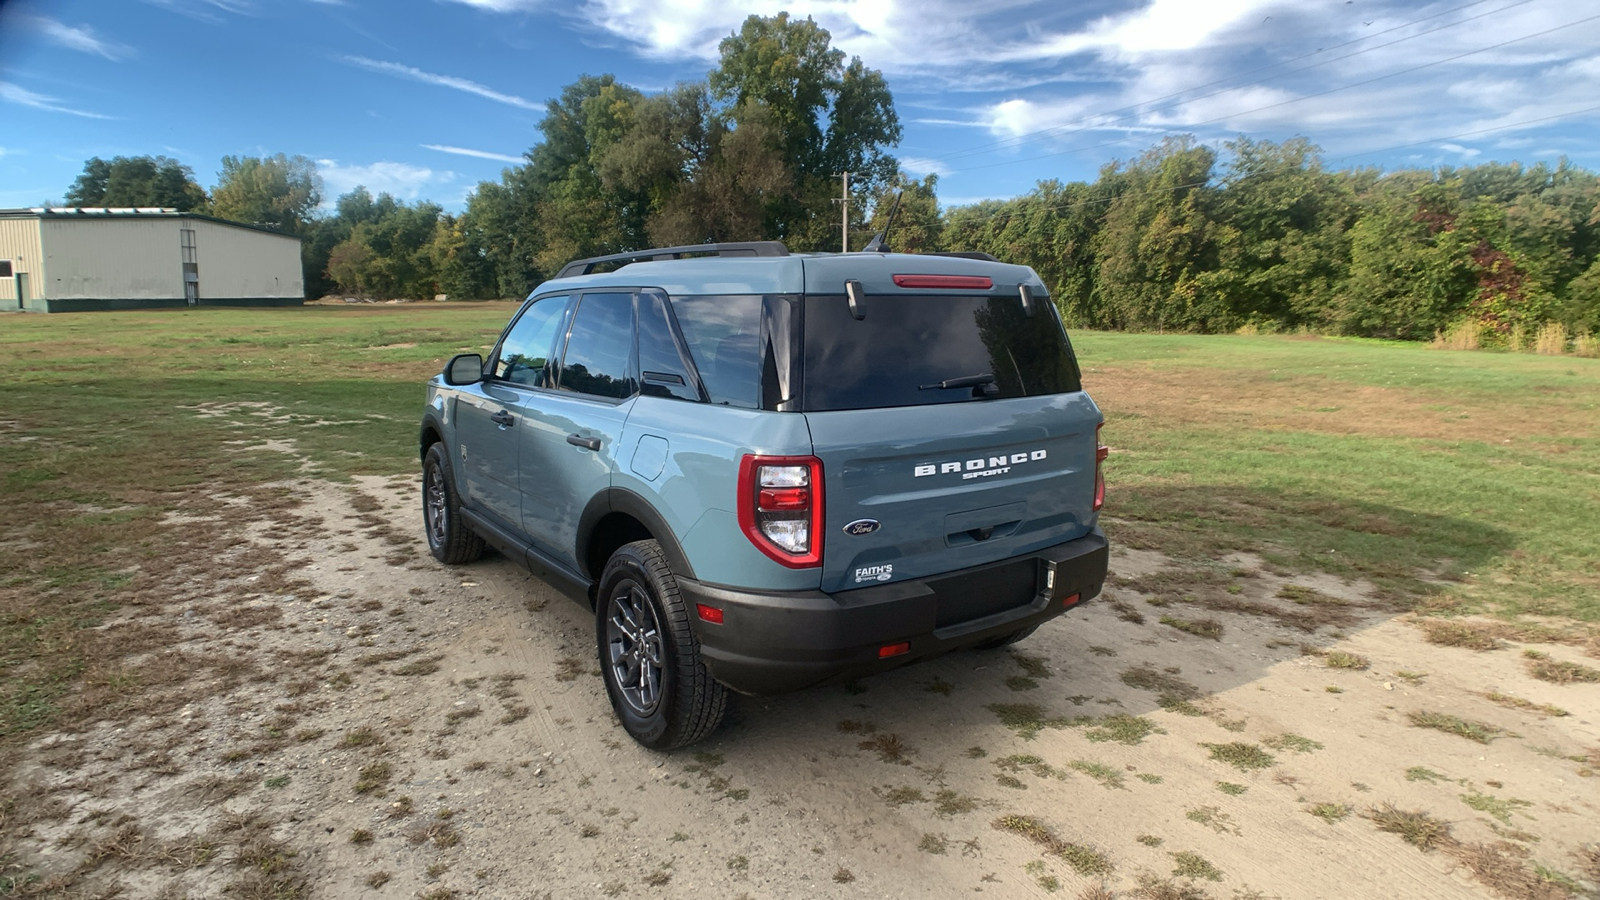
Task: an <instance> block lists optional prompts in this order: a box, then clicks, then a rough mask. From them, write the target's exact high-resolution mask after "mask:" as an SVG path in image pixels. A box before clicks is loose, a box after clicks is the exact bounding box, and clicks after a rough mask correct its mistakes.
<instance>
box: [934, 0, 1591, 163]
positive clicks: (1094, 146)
mask: <svg viewBox="0 0 1600 900" xmlns="http://www.w3.org/2000/svg"><path fill="white" fill-rule="evenodd" d="M1596 19H1600V15H1593V16H1588V17H1587V18H1583V19H1578V20H1577V21H1574V22H1568V23H1566V24H1564V25H1557V26H1555V27H1554V28H1547V29H1545V30H1544V31H1536V32H1534V33H1533V34H1525V35H1523V36H1521V37H1516V38H1512V39H1510V40H1508V41H1501V42H1500V43H1498V44H1491V45H1489V46H1487V47H1480V48H1478V49H1476V50H1468V51H1467V52H1465V53H1458V54H1456V55H1455V56H1447V57H1445V58H1444V59H1436V60H1434V61H1433V62H1428V63H1423V64H1422V65H1420V66H1412V67H1411V68H1409V69H1401V70H1400V71H1398V72H1390V73H1388V74H1386V75H1378V76H1376V77H1373V78H1368V79H1366V80H1364V81H1357V82H1353V83H1351V84H1346V85H1341V86H1339V87H1336V88H1329V89H1328V90H1325V91H1318V92H1317V93H1315V94H1306V95H1305V96H1302V97H1295V98H1293V99H1291V100H1283V101H1280V102H1278V103H1269V104H1267V105H1265V106H1258V107H1255V108H1254V109H1246V110H1238V111H1235V112H1232V113H1228V114H1226V115H1222V116H1218V117H1216V118H1214V119H1206V120H1203V121H1200V122H1191V123H1189V124H1188V125H1187V126H1185V127H1189V128H1192V127H1194V126H1196V125H1212V124H1215V123H1217V122H1222V121H1226V120H1227V119H1232V118H1236V117H1238V116H1245V115H1249V114H1251V113H1257V112H1263V111H1265V110H1269V109H1277V108H1279V107H1282V106H1289V105H1291V104H1295V103H1303V102H1304V101H1306V100H1314V99H1316V98H1318V97H1326V96H1328V95H1329V94H1336V93H1338V92H1340V91H1347V90H1349V89H1351V88H1355V87H1363V86H1365V85H1369V84H1373V83H1375V82H1379V81H1383V80H1385V79H1389V78H1394V77H1396V76H1399V75H1409V74H1411V73H1412V72H1420V71H1422V70H1423V69H1429V68H1432V67H1434V66H1439V65H1443V64H1445V63H1448V62H1454V61H1456V60H1458V59H1465V58H1466V57H1469V56H1476V55H1477V54H1479V53H1487V52H1488V51H1490V50H1498V49H1500V48H1501V47H1506V46H1509V45H1511V44H1515V43H1519V42H1521V41H1526V40H1531V39H1533V38H1536V37H1543V36H1544V35H1547V34H1552V33H1554V32H1557V31H1561V30H1563V29H1566V28H1572V27H1574V26H1577V25H1582V24H1584V23H1586V22H1592V21H1594V20H1596ZM1129 140H1132V138H1118V139H1116V140H1113V141H1103V142H1101V143H1098V144H1089V145H1087V146H1083V147H1069V148H1067V149H1065V150H1058V151H1055V152H1051V153H1044V154H1041V155H1039V156H1028V157H1023V158H1022V159H1009V160H1003V161H1001V162H996V163H986V164H984V165H981V166H968V167H967V168H965V169H956V170H955V171H954V172H947V173H945V174H947V175H951V174H957V173H960V172H973V171H977V170H979V169H992V168H995V167H997V166H1009V165H1015V164H1017V163H1023V162H1033V161H1035V160H1041V159H1050V158H1053V157H1057V156H1065V155H1066V154H1068V153H1077V152H1081V151H1083V150H1094V149H1097V148H1100V147H1109V146H1112V145H1113V144H1123V143H1127V142H1128V141H1129Z"/></svg>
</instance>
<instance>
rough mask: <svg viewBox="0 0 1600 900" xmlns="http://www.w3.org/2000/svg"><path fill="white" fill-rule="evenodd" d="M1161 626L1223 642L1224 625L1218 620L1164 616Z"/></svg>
mask: <svg viewBox="0 0 1600 900" xmlns="http://www.w3.org/2000/svg"><path fill="white" fill-rule="evenodd" d="M1161 624H1163V625H1166V626H1168V627H1170V628H1176V629H1178V630H1179V631H1182V632H1184V633H1185V634H1192V635H1194V636H1195V637H1203V638H1210V639H1211V640H1213V641H1220V640H1222V623H1221V622H1218V621H1217V620H1216V619H1180V618H1178V617H1177V616H1162V617H1161Z"/></svg>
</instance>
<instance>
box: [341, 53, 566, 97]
mask: <svg viewBox="0 0 1600 900" xmlns="http://www.w3.org/2000/svg"><path fill="white" fill-rule="evenodd" d="M343 59H344V61H345V62H347V63H349V64H350V65H352V66H358V67H360V68H363V69H366V70H368V71H371V72H378V73H381V74H384V75H393V76H394V77H396V78H405V79H408V80H411V81H420V82H422V83H423V84H432V85H437V86H439V87H447V88H450V89H451V90H456V91H462V92H463V93H467V94H476V95H477V96H479V97H483V98H486V99H489V100H493V101H495V102H496V103H504V104H506V105H507V106H515V107H518V108H521V109H532V110H541V109H543V107H542V106H540V105H539V104H537V103H534V102H533V101H531V100H526V99H524V98H522V97H518V96H517V95H515V94H503V93H501V92H499V91H497V90H494V89H493V88H489V87H485V86H484V85H481V84H479V83H477V82H476V81H468V80H467V79H465V78H457V77H455V76H454V75H435V74H434V73H432V72H424V71H423V70H421V69H417V68H413V67H411V66H406V65H401V64H400V63H395V62H383V61H381V60H376V59H367V58H366V57H365V56H346V57H343Z"/></svg>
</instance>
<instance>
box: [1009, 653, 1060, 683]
mask: <svg viewBox="0 0 1600 900" xmlns="http://www.w3.org/2000/svg"><path fill="white" fill-rule="evenodd" d="M1011 661H1012V662H1014V663H1016V664H1017V667H1018V668H1020V669H1021V670H1022V671H1024V672H1026V673H1027V674H1028V676H1029V677H1030V678H1049V677H1050V676H1051V674H1052V673H1051V671H1050V667H1049V666H1048V665H1046V664H1045V660H1044V657H1042V656H1028V655H1027V654H1025V653H1012V654H1011Z"/></svg>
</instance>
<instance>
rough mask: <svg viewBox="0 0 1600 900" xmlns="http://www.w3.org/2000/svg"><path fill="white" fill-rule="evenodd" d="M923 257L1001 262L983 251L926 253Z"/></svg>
mask: <svg viewBox="0 0 1600 900" xmlns="http://www.w3.org/2000/svg"><path fill="white" fill-rule="evenodd" d="M923 256H954V257H956V258H958V259H981V260H983V261H984V262H999V261H1000V259H999V258H998V257H996V256H994V255H992V254H989V253H984V252H983V251H981V250H946V251H943V252H940V253H924V254H923Z"/></svg>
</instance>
